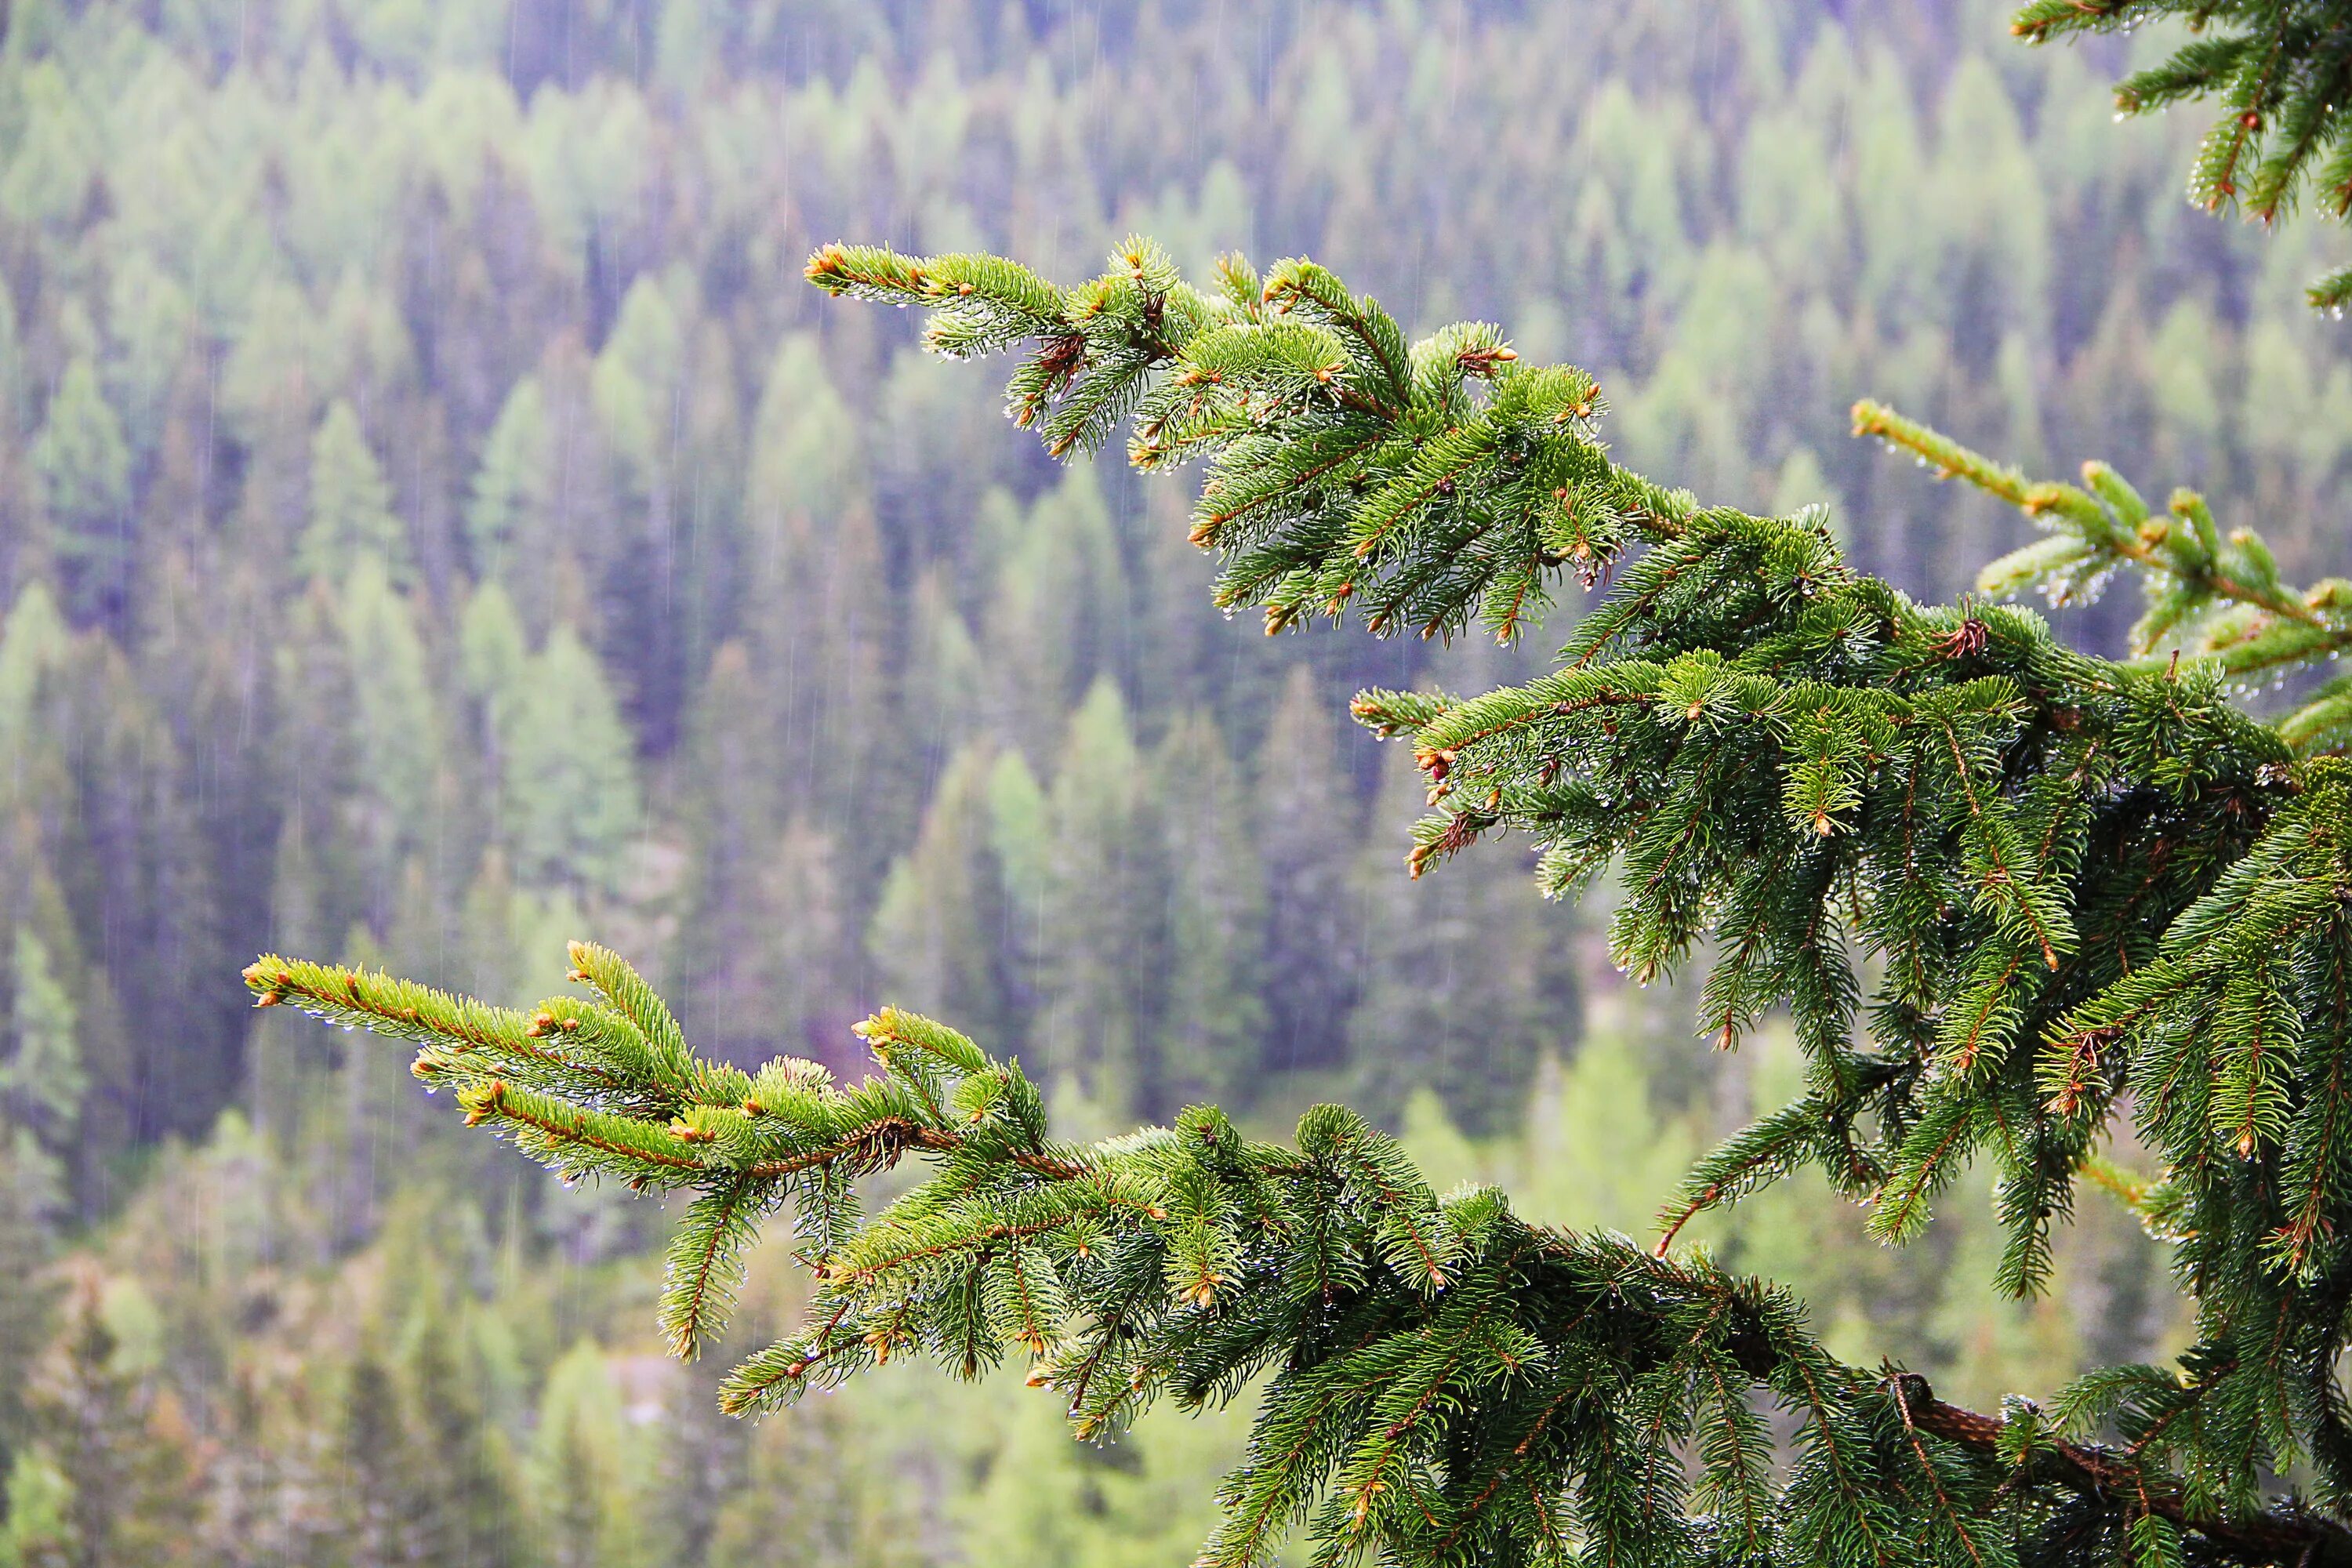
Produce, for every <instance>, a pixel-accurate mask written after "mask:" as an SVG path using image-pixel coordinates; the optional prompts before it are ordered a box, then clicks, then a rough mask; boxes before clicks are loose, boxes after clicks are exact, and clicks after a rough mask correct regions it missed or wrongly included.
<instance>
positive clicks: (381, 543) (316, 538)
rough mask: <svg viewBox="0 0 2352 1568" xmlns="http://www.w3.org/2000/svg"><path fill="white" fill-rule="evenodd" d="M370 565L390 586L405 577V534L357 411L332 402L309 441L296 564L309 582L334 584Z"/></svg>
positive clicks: (390, 491) (408, 571)
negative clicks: (305, 512)
mask: <svg viewBox="0 0 2352 1568" xmlns="http://www.w3.org/2000/svg"><path fill="white" fill-rule="evenodd" d="M364 560H373V561H375V562H377V563H379V564H380V565H382V567H383V571H384V573H385V574H386V575H387V576H389V577H390V578H391V579H392V580H393V581H394V583H404V582H406V581H407V580H408V577H409V576H410V574H411V568H410V563H409V553H408V530H407V527H406V525H404V523H403V522H402V521H400V519H399V518H398V517H397V516H395V515H394V513H393V510H392V486H391V485H390V484H389V483H388V482H387V481H386V480H385V479H384V477H383V465H382V464H381V463H379V462H377V461H376V456H375V452H374V450H373V448H372V447H369V445H368V439H367V432H366V431H365V430H363V429H362V428H361V426H360V416H359V412H358V410H356V409H354V408H353V407H352V405H351V404H350V403H348V402H344V401H338V402H337V403H336V404H335V405H334V406H333V407H331V408H330V409H328V410H327V416H326V417H325V418H324V419H322V420H320V422H319V429H318V433H317V435H315V436H313V437H311V440H310V523H309V526H308V527H306V528H305V529H304V530H303V533H302V542H301V563H302V566H303V569H304V571H305V572H306V573H307V574H310V575H314V576H321V577H327V578H330V579H334V580H340V579H341V577H342V575H343V574H345V573H347V572H349V571H350V570H351V569H352V565H353V564H354V563H358V562H360V561H364Z"/></svg>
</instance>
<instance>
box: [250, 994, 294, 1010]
mask: <svg viewBox="0 0 2352 1568" xmlns="http://www.w3.org/2000/svg"><path fill="white" fill-rule="evenodd" d="M285 1000H286V998H285V997H283V996H281V995H279V994H278V993H277V992H275V991H265V992H263V993H262V994H260V995H258V996H256V997H255V998H254V999H253V1005H255V1006H257V1007H275V1006H277V1005H278V1004H279V1003H280V1002H283V1001H285Z"/></svg>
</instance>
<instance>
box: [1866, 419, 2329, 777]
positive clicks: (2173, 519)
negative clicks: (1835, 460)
mask: <svg viewBox="0 0 2352 1568" xmlns="http://www.w3.org/2000/svg"><path fill="white" fill-rule="evenodd" d="M1853 427H1854V434H1856V435H1857V436H1874V437H1877V438H1879V439H1880V440H1883V441H1885V443H1886V444H1887V445H1888V446H1889V447H1895V449H1897V450H1900V451H1907V452H1910V453H1912V454H1913V455H1915V456H1916V457H1917V458H1919V460H1920V461H1922V462H1924V463H1927V464H1928V465H1930V466H1931V467H1932V468H1934V469H1935V470H1936V475H1937V478H1938V479H1963V480H1966V481H1967V482H1968V483H1969V484H1971V485H1974V486H1976V487H1977V488H1978V489H1981V490H1984V491H1986V492H1987V493H1988V494H1990V495H1993V496H1996V497H1998V498H1999V499H2000V500H2005V501H2007V502H2009V503H2010V504H2011V505H2012V506H2014V507H2017V508H2018V509H2019V510H2022V511H2023V512H2024V513H2025V514H2026V515H2027V516H2028V517H2030V518H2032V520H2033V521H2034V522H2035V523H2036V524H2037V525H2038V526H2040V527H2041V528H2042V529H2043V530H2044V531H2046V532H2047V533H2048V535H2049V537H2047V538H2045V539H2042V540H2041V541H2039V542H2036V543H2033V544H2030V545H2027V546H2026V547H2025V548H2023V549H2022V550H2018V551H2013V552H2011V553H2010V554H2008V555H2004V556H2002V557H2001V558H2000V560H1998V561H1995V562H1994V563H1991V564H1990V565H1989V566H1987V567H1986V568H1985V569H1984V571H1983V572H1982V573H1981V574H1979V578H1978V583H1977V585H1978V587H1979V590H1981V591H1982V592H1985V593H1988V594H2006V593H2012V592H2015V591H2017V590H2019V589H2021V588H2025V587H2029V586H2032V587H2038V588H2040V589H2041V590H2042V592H2043V593H2044V594H2045V595H2047V596H2048V597H2049V598H2050V600H2051V601H2052V602H2053V604H2056V603H2070V602H2082V601H2086V600H2089V599H2092V598H2095V597H2096V596H2097V595H2098V593H2099V592H2100V590H2101V589H2102V588H2103V587H2104V586H2105V584H2106V582H2107V581H2108V580H2109V579H2110V578H2112V577H2113V576H2114V575H2115V574H2116V572H2117V571H2118V570H2120V569H2125V568H2129V569H2133V570H2136V571H2137V572H2139V573H2140V574H2143V576H2144V579H2145V582H2146V584H2147V598H2148V608H2147V614H2146V615H2145V616H2142V617H2141V618H2140V621H2139V624H2138V625H2137V626H2134V627H2133V628H2132V642H2133V646H2134V647H2135V649H2136V650H2137V652H2138V653H2139V654H2141V655H2142V656H2143V657H2147V658H2154V657H2157V656H2158V655H2159V654H2160V653H2161V652H2162V650H2163V649H2164V648H2165V647H2167V645H2170V646H2172V647H2177V648H2180V649H2183V650H2185V651H2187V652H2188V653H2189V654H2191V655H2193V656H2195V657H2197V658H2204V659H2210V661H2212V663H2213V665H2214V666H2215V667H2216V668H2219V669H2221V670H2222V671H2224V672H2226V673H2227V674H2229V675H2230V676H2231V677H2233V678H2237V679H2246V678H2250V677H2255V676H2261V675H2264V674H2272V673H2276V672H2280V671H2284V670H2286V669H2290V668H2296V667H2299V666H2305V665H2311V664H2317V663H2322V662H2328V661H2333V660H2335V659H2336V658H2340V657H2341V656H2342V655H2343V654H2344V653H2345V652H2347V650H2352V583H2347V581H2345V580H2344V579H2342V578H2339V577H2330V578H2327V579H2326V580H2324V581H2322V582H2320V583H2317V584H2313V585H2312V586H2311V587H2308V588H2294V587H2291V586H2289V585H2288V584H2284V583H2283V582H2282V581H2281V580H2280V578H2279V571H2278V564H2277V562H2276V560H2275V559H2274V558H2273V555H2272V554H2271V552H2270V548H2269V546H2268V545H2266V544H2265V543H2263V540H2262V537H2261V535H2259V534H2258V533H2255V532H2254V531H2252V530H2251V529H2234V530H2232V531H2231V532H2230V533H2229V535H2228V536H2227V537H2226V538H2225V537H2224V536H2223V535H2222V534H2221V530H2220V528H2219V527H2218V525H2217V524H2216V523H2215V521H2214V520H2213V515H2212V511H2211V509H2210V507H2209V506H2208V505H2207V504H2206V500H2205V498H2204V497H2202V496H2200V495H2199V494H2198V493H2197V492H2196V491H2194V490H2188V489H2179V490H2175V491H2173V493H2172V498H2171V500H2170V501H2169V502H2168V507H2167V515H2164V516H2158V515H2157V514H2156V513H2155V511H2154V510H2153V509H2152V508H2150V507H2149V505H2148V504H2147V501H2145V500H2142V499H2141V498H2140V495H2139V492H2138V491H2137V490H2136V489H2133V488H2132V487H2131V485H2130V484H2128V483H2127V482H2126V480H2125V479H2123V477H2122V476H2121V475H2119V474H2117V473H2116V471H2115V470H2114V469H2113V468H2108V467H2107V466H2106V465H2105V464H2104V463H2095V462H2093V463H2085V464H2084V465H2083V477H2084V485H2083V486H2081V487H2077V486H2074V485H2069V484H2064V483H2061V482H2059V481H2055V480H2028V479H2026V478H2025V477H2024V476H2023V475H2022V474H2021V473H2020V472H2019V471H2018V470H2017V469H2015V468H2010V467H2008V466H2007V465H2005V464H2001V463H1996V462H1994V461H1993V460H1991V459H1990V458H1986V457H1984V456H1983V455H1981V454H1980V453H1978V452H1974V451H1971V450H1969V448H1968V447H1963V446H1961V445H1960V444H1959V443H1958V442H1957V441H1954V440H1952V439H1951V438H1950V437H1947V436H1944V435H1941V434H1939V433H1937V431H1934V430H1931V429H1929V428H1927V426H1924V425H1921V424H1919V423H1917V422H1916V421H1915V420H1911V419H1906V418H1905V417H1904V416H1902V415H1900V414H1897V413H1895V411H1894V410H1893V409H1891V408H1887V407H1885V406H1884V405H1880V404H1876V403H1873V402H1870V401H1869V400H1867V399H1864V401H1863V402H1860V403H1857V404H1855V405H1854V406H1853ZM2277 728H2278V730H2279V732H2280V733H2281V734H2282V735H2284V736H2285V737H2286V738H2287V740H2288V741H2289V742H2290V743H2291V744H2293V745H2294V748H2295V750H2296V751H2297V752H2301V753H2303V754H2305V755H2310V754H2313V753H2315V752H2321V751H2326V750H2333V749H2335V748H2336V747H2339V746H2341V745H2342V744H2344V743H2345V742H2347V740H2352V685H2347V683H2346V682H2344V681H2341V680H2338V681H2331V682H2329V683H2328V684H2327V685H2326V686H2325V687H2323V688H2322V689H2320V690H2319V691H2318V692H2316V693H2315V694H2314V695H2313V696H2312V697H2311V698H2310V699H2308V700H2306V701H2305V702H2304V703H2303V704H2302V705H2301V706H2300V707H2298V708H2297V709H2296V710H2294V712H2293V713H2290V714H2288V715H2287V716H2285V717H2284V718H2283V719H2281V720H2280V721H2278V726H2277Z"/></svg>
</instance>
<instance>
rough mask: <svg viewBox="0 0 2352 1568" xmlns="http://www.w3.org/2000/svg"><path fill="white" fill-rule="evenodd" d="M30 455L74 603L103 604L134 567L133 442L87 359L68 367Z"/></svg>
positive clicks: (86, 604) (119, 588)
mask: <svg viewBox="0 0 2352 1568" xmlns="http://www.w3.org/2000/svg"><path fill="white" fill-rule="evenodd" d="M31 457H32V466H33V472H34V474H35V475H36V476H37V478H38V479H39V480H40V494H41V498H42V501H43V505H44V509H45V510H46V511H47V516H48V519H49V525H50V528H51V530H52V537H51V541H50V548H51V549H52V550H53V551H54V552H56V554H57V556H58V562H59V564H60V565H62V566H63V567H64V568H65V570H66V580H67V582H68V583H69V584H71V585H72V593H73V596H74V599H75V601H76V602H77V604H78V605H80V606H82V607H84V608H88V607H91V606H94V605H101V604H104V603H106V602H108V601H109V600H110V598H111V597H112V596H113V595H117V594H119V593H120V592H121V587H122V583H121V578H122V574H123V573H124V572H125V571H127V570H128V568H129V566H130V563H131V444H130V442H129V440H128V438H127V437H125V436H124V435H123V432H122V419H121V416H120V415H118V414H116V413H115V411H114V407H113V405H111V404H110V403H109V402H107V400H106V391H105V388H104V387H103V386H102V385H101V384H100V381H99V374H98V369H97V367H96V366H95V365H93V364H92V363H90V362H89V360H87V359H77V360H75V361H74V362H73V363H71V364H70V365H68V367H67V368H66V373H65V375H64V376H63V377H62V378H61V379H60V380H59V382H58V387H57V391H56V392H55V394H53V395H51V397H50V399H49V407H48V415H47V418H46V419H45V420H44V422H43V423H42V426H41V430H40V434H39V435H38V436H37V437H35V438H34V441H33V447H32V452H31Z"/></svg>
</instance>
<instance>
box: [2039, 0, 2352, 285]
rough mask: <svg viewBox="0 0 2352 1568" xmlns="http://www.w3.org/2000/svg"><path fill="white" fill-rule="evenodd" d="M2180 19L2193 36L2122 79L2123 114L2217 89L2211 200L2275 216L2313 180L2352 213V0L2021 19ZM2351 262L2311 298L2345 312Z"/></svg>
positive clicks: (2047, 25)
mask: <svg viewBox="0 0 2352 1568" xmlns="http://www.w3.org/2000/svg"><path fill="white" fill-rule="evenodd" d="M2176 19H2177V20H2179V21H2180V22H2182V23H2185V24H2186V25H2187V30H2188V32H2189V37H2188V39H2187V41H2186V42H2184V43H2183V44H2182V45H2181V46H2180V47H2179V48H2177V49H2175V50H2174V51H2173V52H2172V54H2170V55H2169V56H2168V57H2167V58H2165V59H2163V60H2162V61H2160V62H2159V63H2158V64H2156V65H2153V66H2150V67H2148V68H2147V69H2145V70H2141V71H2137V72H2135V73H2134V74H2132V75H2131V76H2129V77H2126V78H2125V79H2124V80H2122V81H2121V82H2119V83H2117V84H2116V110H2117V111H2118V113H2119V114H2151V113H2157V112H2160V111H2162V110H2167V109H2169V108H2171V107H2173V106H2174V105H2175V104H2179V103H2188V102H2192V101H2201V100H2211V101H2213V102H2215V103H2216V104H2218V106H2219V107H2220V109H2221V118H2220V119H2218V120H2216V121H2214V122H2213V125H2212V128H2211V129H2210V130H2209V131H2208V132H2206V133H2205V140H2204V142H2203V144H2202V145H2201V146H2200V147H2199V148H2198V151H2197V159H2196V162H2195V163H2194V164H2193V165H2192V166H2191V169H2190V172H2189V199H2190V200H2192V201H2194V202H2196V203H2197V204H2198V205H2200V206H2202V207H2204V208H2205V209H2206V210H2207V211H2209V212H2219V211H2221V210H2223V209H2226V208H2230V207H2235V208H2237V209H2238V210H2239V211H2241V212H2242V213H2244V214H2245V215H2246V216H2248V217H2250V218H2253V219H2255V220H2257V221H2259V222H2261V223H2263V224H2264V225H2269V224H2273V223H2276V222H2277V221H2278V220H2279V219H2280V218H2281V217H2283V216H2285V215H2286V214H2288V213H2290V212H2292V211H2293V210H2294V205H2295V202H2296V200H2297V199H2298V197H2300V196H2301V195H2304V194H2305V192H2306V191H2308V192H2309V194H2310V195H2311V197H2312V201H2313V205H2315V206H2316V207H2317V208H2318V209H2319V210H2320V211H2321V212H2323V213H2325V214H2326V216H2330V217H2334V218H2336V219H2339V220H2340V219H2342V218H2344V217H2346V216H2347V215H2352V121H2347V119H2346V118H2345V114H2346V106H2347V103H2352V6H2347V5H2346V4H2345V3H2344V0H2032V4H2030V5H2026V6H2025V7H2024V8H2023V9H2021V10H2020V11H2019V12H2018V13H2017V15H2016V17H2015V18H2014V19H2013V20H2012V21H2011V23H2010V31H2011V32H2012V33H2014V34H2015V35H2016V36H2017V37H2021V38H2024V39H2026V40H2027V41H2028V42H2030V43H2036V44H2040V43H2047V42H2050V41H2051V40H2053V39H2057V38H2065V37H2078V36H2080V35H2083V34H2086V33H2112V32H2122V31H2126V30H2133V29H2139V28H2146V27H2147V26H2150V25H2151V24H2155V23H2160V22H2165V21H2169V20H2176ZM2347 300H2352V268H2347V269H2346V270H2344V271H2340V272H2337V273H2335V274H2333V275H2332V276H2330V277H2328V278H2326V279H2322V280H2321V281H2320V282H2318V283H2316V284H2315V285H2314V286H2313V287H2312V289H2311V302H2312V304H2313V305H2315V306H2316V307H2319V308H2320V309H2323V310H2334V311H2336V312H2337V313H2339V314H2340V313H2341V311H2342V310H2343V307H2344V305H2345V303H2346V302H2347Z"/></svg>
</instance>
